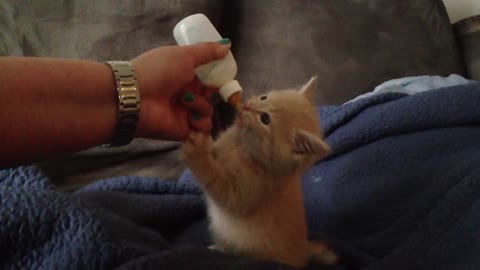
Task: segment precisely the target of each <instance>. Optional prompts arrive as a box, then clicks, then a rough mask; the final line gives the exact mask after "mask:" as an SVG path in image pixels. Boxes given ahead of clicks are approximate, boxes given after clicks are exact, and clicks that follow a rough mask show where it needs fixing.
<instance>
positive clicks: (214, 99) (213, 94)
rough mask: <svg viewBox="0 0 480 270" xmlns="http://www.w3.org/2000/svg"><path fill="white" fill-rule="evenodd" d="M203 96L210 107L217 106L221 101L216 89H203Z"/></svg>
mask: <svg viewBox="0 0 480 270" xmlns="http://www.w3.org/2000/svg"><path fill="white" fill-rule="evenodd" d="M203 93H204V94H203V96H204V97H205V98H206V99H207V100H208V101H209V102H210V104H212V105H217V104H218V103H220V102H221V101H222V97H221V96H220V94H219V93H218V89H217V88H213V87H205V89H204V91H203Z"/></svg>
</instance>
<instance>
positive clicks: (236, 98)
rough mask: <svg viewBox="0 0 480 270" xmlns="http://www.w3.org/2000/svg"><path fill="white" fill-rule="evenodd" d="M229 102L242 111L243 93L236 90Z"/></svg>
mask: <svg viewBox="0 0 480 270" xmlns="http://www.w3.org/2000/svg"><path fill="white" fill-rule="evenodd" d="M227 102H228V103H229V104H231V105H233V106H234V107H235V109H236V110H237V111H241V110H242V109H243V101H242V94H241V93H240V92H236V93H234V94H233V95H231V96H230V97H229V98H228V101H227Z"/></svg>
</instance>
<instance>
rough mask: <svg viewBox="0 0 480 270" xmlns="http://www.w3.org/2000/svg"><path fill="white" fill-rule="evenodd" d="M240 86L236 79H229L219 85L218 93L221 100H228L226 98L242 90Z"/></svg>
mask: <svg viewBox="0 0 480 270" xmlns="http://www.w3.org/2000/svg"><path fill="white" fill-rule="evenodd" d="M242 90H243V89H242V87H241V86H240V84H239V83H238V81H237V80H231V81H229V82H227V83H226V84H224V85H223V86H222V87H220V95H221V96H222V98H223V100H225V102H226V101H228V98H229V97H230V96H231V95H233V94H235V93H237V92H240V93H241V92H242Z"/></svg>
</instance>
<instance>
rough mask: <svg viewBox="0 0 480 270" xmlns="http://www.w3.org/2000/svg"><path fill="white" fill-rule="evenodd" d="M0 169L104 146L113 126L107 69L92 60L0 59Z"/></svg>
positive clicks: (112, 98)
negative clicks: (0, 102)
mask: <svg viewBox="0 0 480 270" xmlns="http://www.w3.org/2000/svg"><path fill="white" fill-rule="evenodd" d="M0 70H1V72H0V82H1V83H0V100H1V101H2V105H1V106H0V167H5V166H12V165H18V164H22V163H26V162H30V161H34V160H39V159H43V158H47V157H51V156H56V155H59V154H64V153H68V152H75V151H79V150H83V149H87V148H89V147H92V146H96V145H100V144H102V143H106V142H108V141H109V140H110V139H111V137H112V135H113V131H114V126H115V122H116V115H117V109H116V95H115V94H116V93H115V83H114V80H113V76H112V71H111V70H110V68H109V67H108V66H107V65H104V64H102V63H97V62H93V61H75V60H66V59H48V58H13V57H4V58H0Z"/></svg>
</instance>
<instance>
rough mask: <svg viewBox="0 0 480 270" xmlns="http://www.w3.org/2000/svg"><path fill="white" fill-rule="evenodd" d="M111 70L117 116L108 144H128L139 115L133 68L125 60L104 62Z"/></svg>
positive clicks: (138, 101)
mask: <svg viewBox="0 0 480 270" xmlns="http://www.w3.org/2000/svg"><path fill="white" fill-rule="evenodd" d="M106 63H107V64H108V65H109V66H110V67H111V68H112V71H113V75H114V77H115V85H116V88H117V93H118V117H117V124H116V127H115V133H114V135H113V138H112V140H111V142H110V144H109V145H108V146H122V145H126V144H129V143H130V142H131V141H132V140H133V137H134V135H135V131H136V130H137V123H138V119H139V116H140V92H139V89H138V82H137V78H136V77H135V70H134V69H133V67H132V65H131V64H130V62H127V61H108V62H106Z"/></svg>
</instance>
